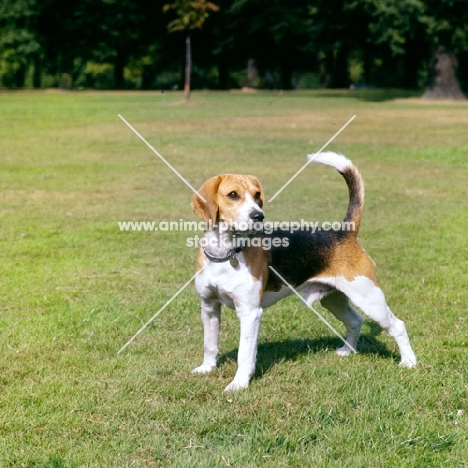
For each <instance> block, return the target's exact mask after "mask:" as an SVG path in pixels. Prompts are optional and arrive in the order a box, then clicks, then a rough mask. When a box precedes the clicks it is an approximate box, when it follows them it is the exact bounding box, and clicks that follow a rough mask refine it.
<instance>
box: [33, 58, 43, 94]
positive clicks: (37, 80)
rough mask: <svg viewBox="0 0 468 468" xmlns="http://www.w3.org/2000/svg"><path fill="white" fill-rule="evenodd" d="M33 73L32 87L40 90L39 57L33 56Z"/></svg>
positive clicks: (40, 66)
mask: <svg viewBox="0 0 468 468" xmlns="http://www.w3.org/2000/svg"><path fill="white" fill-rule="evenodd" d="M33 64H34V73H33V86H34V87H35V88H40V87H41V84H42V60H41V58H40V57H39V55H35V56H34V59H33Z"/></svg>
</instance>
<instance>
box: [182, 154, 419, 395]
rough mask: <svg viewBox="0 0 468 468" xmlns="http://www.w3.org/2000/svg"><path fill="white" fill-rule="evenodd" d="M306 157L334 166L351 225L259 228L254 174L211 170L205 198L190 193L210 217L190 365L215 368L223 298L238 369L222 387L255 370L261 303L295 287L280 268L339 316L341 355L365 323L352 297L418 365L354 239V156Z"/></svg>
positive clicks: (358, 199)
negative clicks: (231, 319) (233, 326)
mask: <svg viewBox="0 0 468 468" xmlns="http://www.w3.org/2000/svg"><path fill="white" fill-rule="evenodd" d="M309 158H312V159H313V161H314V162H318V163H322V164H326V165H328V166H332V167H334V168H335V169H336V170H337V171H338V172H339V173H340V174H341V175H342V176H343V178H344V179H345V181H346V184H347V186H348V190H349V205H348V210H347V213H346V217H345V219H344V221H343V226H346V227H351V229H340V230H334V231H324V230H317V231H314V232H312V231H311V230H302V231H297V232H292V233H291V232H289V231H287V230H281V229H279V230H275V231H273V232H271V233H269V234H266V233H265V232H262V230H259V224H260V225H261V224H262V222H263V218H264V215H263V211H262V206H263V189H262V186H261V185H260V182H259V180H258V179H257V178H256V177H253V176H248V175H236V174H225V175H219V176H216V177H212V178H211V179H208V180H207V181H206V182H205V183H204V184H203V185H202V187H201V188H200V190H199V192H198V193H199V194H200V195H201V196H202V197H203V198H205V199H206V202H204V201H202V199H201V197H199V196H198V194H195V195H194V196H193V199H192V204H191V206H192V209H193V211H194V212H195V213H196V214H197V215H198V216H199V217H200V218H201V219H202V220H204V221H205V222H207V223H208V222H209V223H210V228H208V229H207V230H206V231H205V235H204V238H203V243H202V247H201V248H200V251H199V254H198V259H197V270H198V271H200V270H202V271H200V273H199V275H198V276H197V277H196V280H195V288H196V290H197V293H198V294H199V296H200V300H201V317H202V321H203V326H204V357H203V363H202V365H201V366H199V367H197V368H196V369H194V370H193V371H192V372H193V373H195V374H203V373H207V372H210V371H212V370H213V369H215V367H216V361H217V357H218V355H219V331H220V321H221V305H224V306H226V307H229V308H232V309H235V310H236V313H237V316H238V318H239V320H240V342H239V352H238V369H237V372H236V375H235V377H234V380H233V381H232V382H231V383H230V384H229V385H228V386H227V387H226V389H225V390H226V391H230V390H239V389H241V388H246V387H248V385H249V381H250V379H251V377H252V375H253V373H254V371H255V362H256V355H257V341H258V333H259V329H260V319H261V317H262V313H263V309H264V308H265V307H269V306H270V305H272V304H274V303H275V302H277V301H278V300H280V299H282V298H283V297H285V296H288V295H290V294H292V291H291V289H290V287H288V286H287V285H286V284H285V283H284V281H283V280H282V279H280V277H279V275H280V276H281V277H282V278H284V279H285V280H286V281H287V282H288V283H289V284H290V285H292V286H293V287H294V288H295V289H296V290H297V291H298V292H299V293H300V294H302V296H303V297H304V299H305V301H306V302H307V303H308V304H312V303H314V302H316V301H320V302H321V304H322V305H323V306H324V307H325V308H327V309H328V310H330V311H331V312H332V313H333V314H334V315H335V316H336V317H337V318H338V319H339V320H341V321H342V322H343V323H344V325H345V327H346V330H347V336H346V343H345V344H344V346H342V347H341V348H339V349H338V350H337V353H338V354H339V355H341V356H346V355H349V354H350V353H352V352H354V351H355V350H356V346H357V342H358V338H359V334H360V331H361V325H362V323H363V318H362V317H361V315H359V314H358V313H357V312H356V311H355V310H354V309H353V308H352V307H351V306H350V304H349V300H351V301H352V302H353V303H354V304H355V305H356V306H357V307H359V309H361V310H362V312H364V314H366V315H367V316H368V317H370V318H371V319H372V320H375V321H376V322H377V323H378V324H379V325H380V326H381V327H383V328H384V329H385V330H387V331H388V333H389V334H390V335H391V336H393V338H394V339H395V341H396V343H397V345H398V348H399V351H400V355H401V362H400V365H402V366H405V367H413V366H415V365H416V356H415V354H414V352H413V350H412V348H411V345H410V342H409V339H408V334H407V332H406V327H405V324H404V323H403V322H402V321H401V320H399V319H398V318H397V317H395V315H393V313H392V312H391V310H390V309H389V307H388V306H387V303H386V301H385V297H384V294H383V292H382V290H381V289H380V287H379V283H378V281H377V278H376V275H375V266H374V263H373V261H372V259H371V258H370V257H369V256H368V255H367V254H366V252H365V251H364V250H363V249H362V247H361V246H360V245H359V243H358V240H357V233H358V230H359V224H360V222H361V216H362V209H363V205H364V184H363V181H362V178H361V175H360V174H359V172H358V170H357V169H356V168H355V167H354V166H353V164H352V163H351V161H349V160H348V159H347V158H345V157H344V156H341V155H338V154H336V153H332V152H327V153H320V154H317V155H310V156H309ZM241 241H243V242H241ZM266 241H268V242H266ZM265 245H268V246H270V247H271V248H269V249H266V248H264V247H265ZM269 266H271V267H272V269H270V268H269ZM273 269H274V270H273ZM274 271H277V272H278V273H279V275H276V274H275V273H274Z"/></svg>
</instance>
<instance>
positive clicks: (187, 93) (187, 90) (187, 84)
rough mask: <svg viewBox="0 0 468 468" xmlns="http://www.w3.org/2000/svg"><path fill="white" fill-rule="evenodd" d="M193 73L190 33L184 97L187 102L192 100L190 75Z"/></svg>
mask: <svg viewBox="0 0 468 468" xmlns="http://www.w3.org/2000/svg"><path fill="white" fill-rule="evenodd" d="M191 73H192V51H191V50H190V33H189V32H188V33H187V36H186V38H185V84H184V98H185V102H189V101H190V75H191Z"/></svg>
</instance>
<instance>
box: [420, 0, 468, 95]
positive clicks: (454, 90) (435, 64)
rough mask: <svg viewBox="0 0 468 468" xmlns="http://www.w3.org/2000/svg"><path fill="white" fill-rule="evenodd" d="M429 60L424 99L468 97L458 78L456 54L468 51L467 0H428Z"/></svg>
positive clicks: (426, 0)
mask: <svg viewBox="0 0 468 468" xmlns="http://www.w3.org/2000/svg"><path fill="white" fill-rule="evenodd" d="M425 2H426V8H427V12H428V13H427V14H428V17H427V35H428V42H429V44H430V46H431V48H432V50H433V53H432V57H431V58H430V61H429V73H428V83H427V87H426V89H425V92H424V95H423V97H424V98H434V97H436V98H440V99H457V100H465V99H466V97H465V95H464V94H463V93H462V91H461V87H460V84H459V81H458V77H457V73H456V72H457V68H458V66H459V62H458V60H457V55H462V56H463V54H465V59H466V58H468V57H467V54H466V53H467V52H468V8H467V2H466V0H425ZM466 67H468V65H467V64H465V68H466Z"/></svg>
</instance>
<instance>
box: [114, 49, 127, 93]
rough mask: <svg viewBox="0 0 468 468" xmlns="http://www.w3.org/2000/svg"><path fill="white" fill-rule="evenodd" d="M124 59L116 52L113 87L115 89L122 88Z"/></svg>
mask: <svg viewBox="0 0 468 468" xmlns="http://www.w3.org/2000/svg"><path fill="white" fill-rule="evenodd" d="M124 67H125V63H124V58H123V56H122V54H121V53H120V52H119V51H117V57H115V61H114V87H115V88H116V89H123V87H124Z"/></svg>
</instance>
